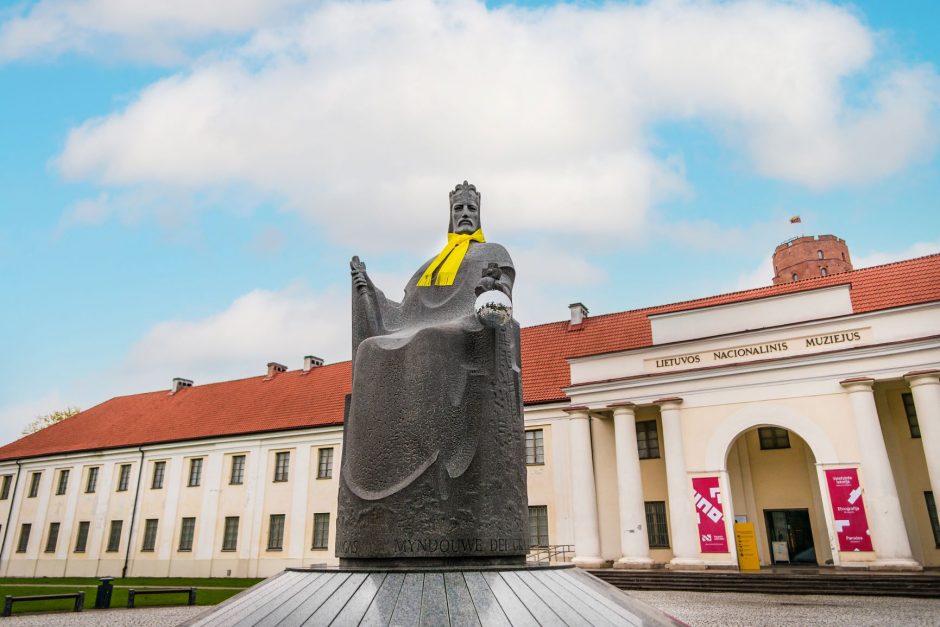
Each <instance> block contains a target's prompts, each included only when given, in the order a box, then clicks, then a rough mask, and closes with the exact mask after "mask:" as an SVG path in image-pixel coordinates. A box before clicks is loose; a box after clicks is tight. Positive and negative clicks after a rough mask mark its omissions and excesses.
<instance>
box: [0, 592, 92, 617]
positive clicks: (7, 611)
mask: <svg viewBox="0 0 940 627" xmlns="http://www.w3.org/2000/svg"><path fill="white" fill-rule="evenodd" d="M52 599H75V611H76V612H81V611H82V610H83V609H85V593H84V592H64V593H62V594H35V595H32V596H26V597H15V596H11V595H9V594H8V595H7V596H6V599H5V600H4V602H3V616H10V615H11V614H12V613H13V604H14V603H16V602H17V601H49V600H52Z"/></svg>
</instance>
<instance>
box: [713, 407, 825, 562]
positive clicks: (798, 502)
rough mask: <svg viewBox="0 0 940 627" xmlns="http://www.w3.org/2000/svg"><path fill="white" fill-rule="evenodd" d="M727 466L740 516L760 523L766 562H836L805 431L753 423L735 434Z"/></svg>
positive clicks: (757, 526) (761, 548) (760, 543)
mask: <svg viewBox="0 0 940 627" xmlns="http://www.w3.org/2000/svg"><path fill="white" fill-rule="evenodd" d="M725 467H726V468H727V480H728V484H727V485H728V489H729V491H730V499H729V501H730V502H731V507H732V509H733V513H734V517H735V520H737V521H740V522H749V523H752V524H753V525H754V531H755V535H756V536H757V547H758V555H759V557H760V562H761V565H763V566H770V565H774V566H782V565H797V564H799V565H811V566H816V565H820V566H822V565H831V564H832V551H831V548H830V546H829V542H828V537H829V534H828V531H827V529H828V525H827V521H826V514H825V510H824V506H823V501H822V497H821V494H820V488H819V476H818V474H817V471H816V456H815V455H814V454H813V450H812V448H811V447H810V446H809V445H808V444H807V442H806V441H805V440H804V439H803V438H802V437H800V435H799V434H797V433H796V432H795V431H792V430H789V429H786V428H785V427H782V426H779V425H772V424H765V425H760V426H755V427H752V428H751V429H748V430H746V431H744V432H743V433H741V434H740V435H739V436H738V437H737V438H735V439H734V441H733V442H732V444H731V446H730V447H729V449H728V456H727V458H726V463H725Z"/></svg>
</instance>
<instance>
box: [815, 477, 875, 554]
mask: <svg viewBox="0 0 940 627" xmlns="http://www.w3.org/2000/svg"><path fill="white" fill-rule="evenodd" d="M826 483H828V484H829V500H830V501H831V502H832V522H833V524H834V525H835V527H836V536H838V538H839V550H840V551H871V550H872V546H871V535H870V534H869V531H868V517H867V516H866V515H865V505H864V499H863V498H862V487H861V486H860V485H859V482H858V469H857V468H839V469H836V470H826Z"/></svg>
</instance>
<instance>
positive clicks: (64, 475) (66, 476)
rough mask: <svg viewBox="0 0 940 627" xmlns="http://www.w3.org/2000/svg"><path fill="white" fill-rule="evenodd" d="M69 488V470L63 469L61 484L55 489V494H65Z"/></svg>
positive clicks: (60, 472)
mask: <svg viewBox="0 0 940 627" xmlns="http://www.w3.org/2000/svg"><path fill="white" fill-rule="evenodd" d="M68 487H69V469H68V468H63V469H62V470H60V471H59V484H58V485H57V486H56V488H55V493H56V495H57V496H61V495H63V494H65V491H66V490H68Z"/></svg>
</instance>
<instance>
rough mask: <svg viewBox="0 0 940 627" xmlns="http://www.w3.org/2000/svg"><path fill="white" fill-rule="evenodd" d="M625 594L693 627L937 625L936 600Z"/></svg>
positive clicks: (938, 610) (939, 621)
mask: <svg viewBox="0 0 940 627" xmlns="http://www.w3.org/2000/svg"><path fill="white" fill-rule="evenodd" d="M628 594H629V595H630V596H632V597H634V598H636V599H641V600H643V601H646V602H647V603H649V604H650V605H653V606H654V607H658V608H659V609H661V610H663V611H664V612H667V613H669V614H671V615H672V616H675V617H676V618H678V619H679V620H682V621H685V622H686V623H688V624H689V625H692V627H757V626H762V625H767V626H771V625H772V626H773V627H790V626H792V627H808V626H810V625H826V626H833V627H835V626H843V625H844V626H846V627H876V626H877V627H886V626H895V625H897V626H902V625H903V626H904V627H923V626H927V625H940V599H906V598H900V597H861V596H828V595H789V594H780V595H777V594H753V593H749V594H744V593H733V592H676V591H668V592H661V591H646V590H644V591H639V590H637V591H630V592H629V593H628Z"/></svg>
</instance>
